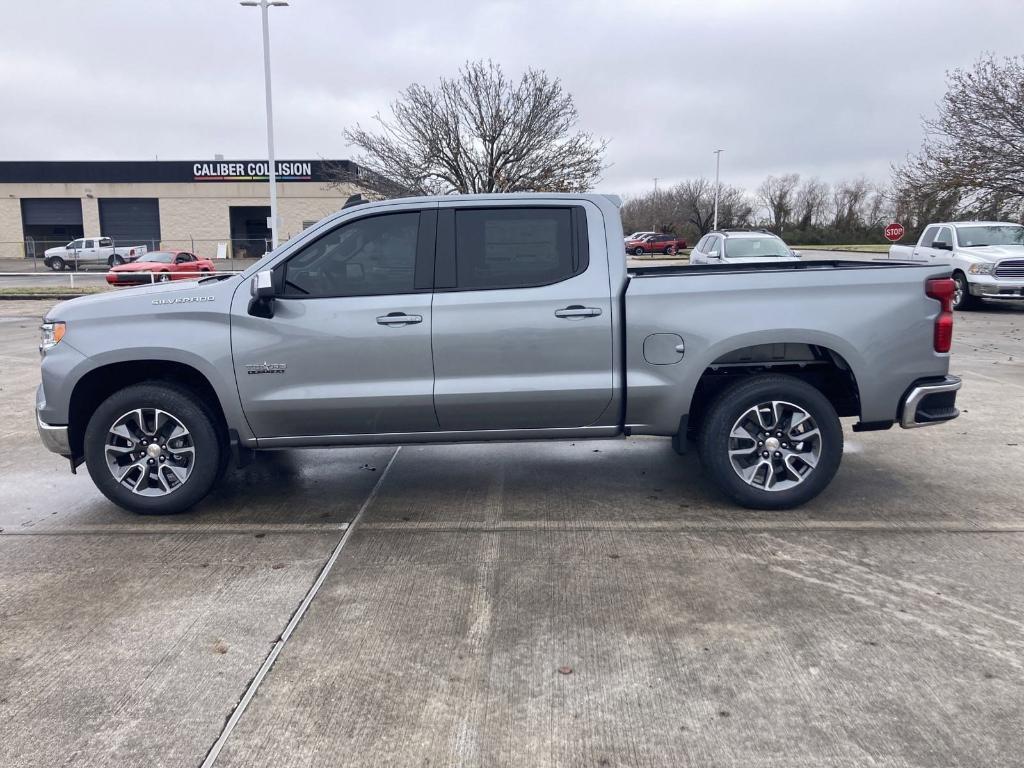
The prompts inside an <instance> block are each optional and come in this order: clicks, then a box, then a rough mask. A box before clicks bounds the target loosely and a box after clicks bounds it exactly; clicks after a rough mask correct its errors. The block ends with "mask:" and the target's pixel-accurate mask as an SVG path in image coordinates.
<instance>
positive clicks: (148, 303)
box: [46, 275, 238, 322]
mask: <svg viewBox="0 0 1024 768" xmlns="http://www.w3.org/2000/svg"><path fill="white" fill-rule="evenodd" d="M237 281H238V276H237V275H233V276H231V277H228V278H224V279H221V280H210V281H209V282H205V283H203V284H202V285H200V284H199V281H198V280H180V281H175V282H170V283H156V284H154V285H144V286H139V287H137V288H127V289H124V290H118V291H105V292H104V293H95V294H92V295H91V296H80V297H78V298H77V299H71V300H69V301H63V302H61V303H60V304H57V305H56V306H54V307H53V309H51V310H50V311H49V312H48V313H47V315H46V318H47V320H51V319H52V320H63V321H65V322H74V321H75V320H78V319H82V320H91V319H96V318H100V317H105V316H111V315H123V314H134V315H137V314H140V313H144V314H153V315H155V314H157V313H159V314H161V315H165V314H167V313H171V312H174V311H175V310H193V311H194V310H195V309H196V308H198V307H203V308H204V309H207V310H221V311H223V312H227V311H229V308H230V304H231V294H232V293H233V292H234V290H235V286H236V285H237V284H238V282H237Z"/></svg>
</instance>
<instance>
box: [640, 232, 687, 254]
mask: <svg viewBox="0 0 1024 768" xmlns="http://www.w3.org/2000/svg"><path fill="white" fill-rule="evenodd" d="M685 247H686V241H685V240H682V239H680V238H678V237H676V236H675V235H664V234H660V235H647V236H645V237H641V238H639V239H637V240H629V241H627V242H626V253H632V254H635V255H637V256H643V255H644V254H645V253H664V254H666V255H668V256H674V255H675V253H676V251H678V250H680V249H681V248H685Z"/></svg>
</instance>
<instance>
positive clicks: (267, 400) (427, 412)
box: [36, 194, 960, 514]
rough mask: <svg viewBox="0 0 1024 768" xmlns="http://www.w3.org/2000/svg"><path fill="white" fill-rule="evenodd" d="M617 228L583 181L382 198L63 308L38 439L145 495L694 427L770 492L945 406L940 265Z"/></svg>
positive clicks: (158, 498) (946, 323)
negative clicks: (430, 451)
mask: <svg viewBox="0 0 1024 768" xmlns="http://www.w3.org/2000/svg"><path fill="white" fill-rule="evenodd" d="M621 237H622V226H621V223H620V220H619V211H618V207H617V205H616V203H615V201H614V200H613V199H611V198H609V197H605V196H603V195H596V194H588V195H570V194H521V195H459V196H453V197H440V198H437V197H426V198H398V199H394V200H384V201H378V202H372V203H367V204H365V205H360V206H357V207H354V208H349V209H347V210H342V211H339V212H338V213H336V214H333V215H332V216H330V217H328V218H326V219H324V220H323V221H321V222H320V223H319V224H317V225H315V226H313V227H311V228H309V229H307V230H306V231H305V232H303V233H302V234H300V235H297V236H296V237H294V238H292V239H291V240H289V241H288V242H287V243H285V244H284V245H283V246H281V247H280V248H278V249H277V250H275V251H273V252H272V253H270V254H268V255H267V256H265V257H264V258H263V259H262V260H261V261H259V262H258V263H257V264H255V265H253V266H252V267H250V268H249V269H247V270H246V271H245V272H243V273H241V274H240V275H229V274H223V273H222V274H220V275H212V276H211V277H209V278H206V279H203V280H199V281H190V282H181V283H177V284H175V283H169V284H164V285H152V286H143V287H141V288H138V289H136V290H133V291H119V292H112V293H103V294H96V295H92V296H87V297H82V298H78V299H73V300H71V301H68V302H65V303H62V304H58V305H57V306H56V307H54V308H53V309H51V310H50V311H49V312H48V314H47V316H46V318H45V320H44V324H43V326H42V343H41V344H40V350H41V352H42V361H41V375H42V384H41V386H40V387H39V390H38V393H37V395H36V420H37V424H38V428H39V432H40V435H41V437H42V440H43V442H44V444H45V445H46V446H47V447H48V448H49V449H50V450H52V451H54V452H56V453H58V454H61V455H63V456H66V457H69V458H70V460H71V467H72V468H74V467H77V466H78V465H79V464H81V463H82V462H83V461H84V462H85V464H86V466H87V467H88V470H89V474H90V476H91V477H92V479H93V481H94V482H95V483H96V485H97V486H98V487H99V489H100V490H101V491H102V492H103V493H104V494H105V495H106V496H107V497H108V498H109V499H111V500H112V501H113V502H114V503H116V504H119V505H121V506H122V507H124V508H125V509H129V510H133V511H135V512H140V513H147V514H161V513H171V512H177V511H181V510H183V509H186V508H188V507H190V506H192V505H193V504H195V503H197V502H198V501H199V500H201V499H202V498H203V497H204V496H206V494H207V493H208V492H209V491H210V489H211V488H212V486H213V485H214V483H215V481H216V480H217V478H218V477H219V475H220V473H221V471H222V470H223V469H224V468H225V467H226V466H227V463H228V456H229V452H230V455H231V456H234V457H235V458H236V460H237V461H238V462H244V461H246V460H247V458H248V457H249V456H250V455H251V453H252V451H254V450H264V449H274V448H285V447H298V446H341V445H379V444H387V445H395V444H401V443H440V442H486V441H509V440H543V439H551V440H554V439H569V440H575V439H580V438H585V437H602V438H611V437H625V436H628V435H656V436H663V437H665V438H670V437H671V438H672V440H673V446H674V447H675V449H676V450H677V451H678V452H684V451H685V450H686V448H687V440H688V439H689V438H691V437H692V438H694V439H696V440H697V441H698V446H699V453H700V457H701V460H702V462H703V465H704V467H705V470H706V472H707V473H708V474H709V475H710V476H711V477H712V478H713V479H714V480H715V481H716V482H717V483H718V485H719V486H720V487H721V488H722V489H723V490H724V492H725V493H726V494H727V495H728V496H730V497H731V498H732V499H734V500H735V501H736V502H738V503H740V504H743V505H747V506H751V507H757V508H765V509H781V508H787V507H792V506H794V505H797V504H801V503H803V502H805V501H807V500H808V499H811V498H812V497H814V496H815V495H817V494H818V493H819V492H821V491H822V490H823V489H824V488H825V487H826V486H827V485H828V484H829V482H830V481H831V479H832V477H833V475H834V474H835V473H836V471H837V469H838V468H839V463H840V460H841V458H842V455H843V429H842V425H841V423H840V421H839V418H840V417H843V416H849V417H854V418H856V419H858V421H857V423H856V424H855V425H854V427H853V428H854V430H855V431H862V430H876V429H888V428H890V427H891V426H893V424H894V423H897V422H898V423H899V424H900V425H901V426H903V427H919V426H924V425H927V424H937V423H940V422H944V421H948V420H950V419H953V418H955V417H956V416H957V414H958V412H957V409H956V403H955V401H956V392H957V390H958V389H959V388H960V380H959V379H958V378H956V377H954V376H949V375H948V371H949V360H950V355H949V351H950V345H951V343H952V328H953V325H952V323H953V321H952V318H953V315H952V312H951V311H950V302H951V300H952V295H953V287H954V286H953V281H952V280H951V279H950V270H949V268H948V267H933V266H917V265H912V264H901V263H896V262H893V263H887V262H885V261H879V262H849V261H821V262H790V261H789V260H784V259H776V260H775V261H772V262H762V263H744V264H739V265H713V266H697V267H693V266H688V265H687V266H678V267H647V268H641V269H634V270H632V271H628V270H627V269H626V264H625V260H624V259H623V258H622V251H621V247H622V246H621V245H620V243H621V242H622V241H621V240H620V238H621ZM868 291H870V292H871V295H870V307H869V310H870V311H865V306H866V305H865V294H866V293H867V292H868ZM125 329H130V332H125ZM893 329H899V333H893ZM933 470H934V471H935V472H936V473H938V472H941V468H939V467H934V468H933ZM601 471H602V472H607V471H612V470H611V468H609V467H604V468H602V469H601Z"/></svg>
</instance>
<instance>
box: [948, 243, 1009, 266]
mask: <svg viewBox="0 0 1024 768" xmlns="http://www.w3.org/2000/svg"><path fill="white" fill-rule="evenodd" d="M959 252H960V255H961V256H967V257H968V258H970V257H973V258H975V259H977V260H978V261H988V262H993V261H1002V260H1003V259H1024V245H983V246H979V247H978V248H960V249H959Z"/></svg>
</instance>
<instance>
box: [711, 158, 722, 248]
mask: <svg viewBox="0 0 1024 768" xmlns="http://www.w3.org/2000/svg"><path fill="white" fill-rule="evenodd" d="M722 151H723V150H721V149H716V150H715V221H714V223H713V224H712V225H711V228H712V229H718V190H719V189H721V185H720V184H719V183H718V171H719V169H720V168H721V165H722Z"/></svg>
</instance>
